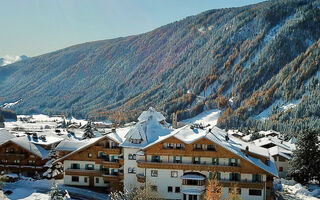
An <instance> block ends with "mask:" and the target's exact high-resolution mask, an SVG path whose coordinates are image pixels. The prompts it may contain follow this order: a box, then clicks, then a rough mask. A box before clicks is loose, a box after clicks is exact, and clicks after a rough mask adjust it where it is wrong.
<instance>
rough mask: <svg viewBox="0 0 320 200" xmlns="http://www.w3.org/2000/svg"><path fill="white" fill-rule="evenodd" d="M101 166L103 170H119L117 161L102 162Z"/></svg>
mask: <svg viewBox="0 0 320 200" xmlns="http://www.w3.org/2000/svg"><path fill="white" fill-rule="evenodd" d="M102 165H103V167H104V168H120V163H119V161H118V160H115V161H113V162H111V161H102Z"/></svg>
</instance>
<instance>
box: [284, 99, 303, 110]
mask: <svg viewBox="0 0 320 200" xmlns="http://www.w3.org/2000/svg"><path fill="white" fill-rule="evenodd" d="M300 102H301V99H297V100H293V101H290V102H287V103H285V104H283V105H282V106H281V109H283V110H284V111H287V110H288V109H290V108H294V107H296V106H297V105H298V104H299V103H300Z"/></svg>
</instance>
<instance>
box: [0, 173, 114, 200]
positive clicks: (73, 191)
mask: <svg viewBox="0 0 320 200" xmlns="http://www.w3.org/2000/svg"><path fill="white" fill-rule="evenodd" d="M56 183H57V185H58V186H59V189H60V191H61V192H63V191H65V190H67V191H68V193H69V194H70V196H71V199H80V200H84V199H97V200H100V199H101V200H105V199H107V198H108V195H107V194H104V193H99V192H94V191H92V190H89V189H84V188H77V187H71V186H66V185H64V184H63V180H57V181H56ZM51 185H52V180H46V179H44V180H33V179H32V178H25V177H23V178H22V180H19V181H17V182H14V183H5V186H4V187H3V190H4V191H7V190H10V191H12V194H10V195H8V196H7V197H6V199H10V200H18V199H24V200H35V199H41V200H46V199H49V196H48V193H49V191H50V188H51Z"/></svg>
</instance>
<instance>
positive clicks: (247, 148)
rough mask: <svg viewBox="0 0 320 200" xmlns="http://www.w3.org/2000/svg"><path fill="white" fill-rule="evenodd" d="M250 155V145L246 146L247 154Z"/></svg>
mask: <svg viewBox="0 0 320 200" xmlns="http://www.w3.org/2000/svg"><path fill="white" fill-rule="evenodd" d="M248 155H249V146H246V156H247V157H248Z"/></svg>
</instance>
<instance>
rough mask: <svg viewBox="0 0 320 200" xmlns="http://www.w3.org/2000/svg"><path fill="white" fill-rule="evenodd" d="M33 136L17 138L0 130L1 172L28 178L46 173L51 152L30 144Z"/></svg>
mask: <svg viewBox="0 0 320 200" xmlns="http://www.w3.org/2000/svg"><path fill="white" fill-rule="evenodd" d="M30 137H31V136H23V137H15V136H14V135H12V134H11V133H9V132H7V131H6V130H4V129H2V130H0V171H5V172H6V173H10V172H12V173H20V174H23V175H26V176H32V175H35V173H36V172H37V173H39V174H40V173H42V172H44V170H45V169H44V164H45V163H46V162H47V161H48V159H47V156H48V154H49V151H48V150H46V149H44V148H42V147H41V146H39V145H36V144H34V143H32V142H30V140H31V138H30Z"/></svg>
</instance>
